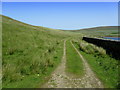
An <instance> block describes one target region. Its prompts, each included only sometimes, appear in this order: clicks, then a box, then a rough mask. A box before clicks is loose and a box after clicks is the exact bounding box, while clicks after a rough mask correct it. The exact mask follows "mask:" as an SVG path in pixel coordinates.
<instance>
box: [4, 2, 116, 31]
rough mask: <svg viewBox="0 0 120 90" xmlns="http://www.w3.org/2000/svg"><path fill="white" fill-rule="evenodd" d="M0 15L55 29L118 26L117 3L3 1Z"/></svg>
mask: <svg viewBox="0 0 120 90" xmlns="http://www.w3.org/2000/svg"><path fill="white" fill-rule="evenodd" d="M2 6H3V7H2V14H3V15H5V16H9V17H11V18H14V19H16V20H19V21H22V22H25V23H28V24H32V25H37V26H44V27H49V28H55V29H66V30H73V29H81V28H89V27H97V26H116V25H118V3H117V2H3V3H2Z"/></svg>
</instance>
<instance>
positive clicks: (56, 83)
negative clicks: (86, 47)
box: [43, 41, 103, 88]
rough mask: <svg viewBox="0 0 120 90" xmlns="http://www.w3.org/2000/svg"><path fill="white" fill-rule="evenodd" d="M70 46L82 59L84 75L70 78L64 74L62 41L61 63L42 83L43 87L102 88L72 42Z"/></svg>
mask: <svg viewBox="0 0 120 90" xmlns="http://www.w3.org/2000/svg"><path fill="white" fill-rule="evenodd" d="M71 44H72V42H71ZM72 46H73V48H74V49H75V50H76V52H77V53H78V54H79V56H80V58H81V59H82V61H83V64H84V70H85V75H84V76H83V77H82V78H71V77H69V76H67V75H66V73H65V68H66V41H64V50H63V57H62V61H61V64H60V65H59V66H58V67H57V68H56V70H55V71H54V72H53V73H52V75H51V78H50V79H49V81H48V82H47V83H46V84H45V85H43V88H103V85H102V83H101V82H100V80H99V79H98V78H97V77H96V75H95V74H94V72H93V71H92V70H91V68H90V66H89V65H88V63H87V62H86V60H85V59H84V57H83V56H82V55H81V54H80V52H79V51H78V50H77V49H76V48H75V46H74V45H73V44H72Z"/></svg>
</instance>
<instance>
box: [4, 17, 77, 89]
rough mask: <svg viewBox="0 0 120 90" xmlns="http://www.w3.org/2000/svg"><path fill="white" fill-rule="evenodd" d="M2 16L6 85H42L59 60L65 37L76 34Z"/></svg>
mask: <svg viewBox="0 0 120 90" xmlns="http://www.w3.org/2000/svg"><path fill="white" fill-rule="evenodd" d="M2 20H3V21H2V25H3V31H2V38H3V43H2V47H3V49H2V53H3V62H2V64H3V87H13V88H15V87H23V88H25V87H31V88H33V87H34V88H35V87H40V85H41V84H42V83H44V82H45V80H48V79H46V78H49V77H48V76H49V75H50V74H51V72H52V71H53V70H54V69H55V67H56V66H57V65H58V64H59V63H60V60H61V57H62V52H63V51H62V50H63V40H64V39H65V38H66V37H71V35H73V34H72V33H70V32H66V33H64V31H60V30H56V29H49V28H45V27H40V26H32V25H28V24H25V23H22V22H19V21H16V20H14V19H11V18H9V17H6V16H2ZM75 36H77V34H75ZM31 82H32V83H31ZM23 83H24V85H23Z"/></svg>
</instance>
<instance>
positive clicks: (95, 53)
mask: <svg viewBox="0 0 120 90" xmlns="http://www.w3.org/2000/svg"><path fill="white" fill-rule="evenodd" d="M74 43H75V44H76V47H77V48H78V49H79V51H80V52H81V53H82V55H83V56H84V57H85V58H86V60H87V61H88V63H89V64H90V66H91V68H92V69H93V71H94V72H95V73H96V75H97V76H98V77H99V79H100V80H101V81H102V82H103V83H104V85H105V87H107V88H116V87H118V85H119V81H118V80H119V79H118V77H119V72H118V70H119V63H118V62H119V61H118V60H116V59H113V58H111V57H110V56H109V55H107V54H105V50H104V49H103V48H101V47H97V46H95V45H93V44H90V43H87V42H85V41H80V42H74Z"/></svg>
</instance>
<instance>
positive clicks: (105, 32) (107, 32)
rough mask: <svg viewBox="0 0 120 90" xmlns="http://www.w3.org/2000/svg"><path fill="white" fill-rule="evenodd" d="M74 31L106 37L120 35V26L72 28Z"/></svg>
mask: <svg viewBox="0 0 120 90" xmlns="http://www.w3.org/2000/svg"><path fill="white" fill-rule="evenodd" d="M72 32H76V33H82V34H84V35H85V36H86V35H87V36H95V37H105V36H112V37H118V26H103V27H94V28H87V29H81V30H72Z"/></svg>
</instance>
